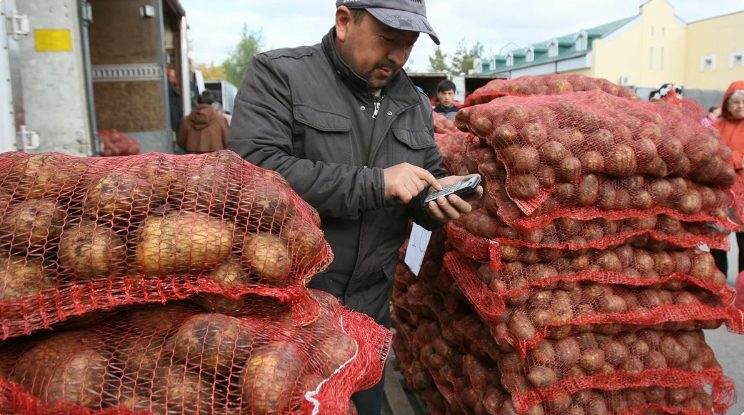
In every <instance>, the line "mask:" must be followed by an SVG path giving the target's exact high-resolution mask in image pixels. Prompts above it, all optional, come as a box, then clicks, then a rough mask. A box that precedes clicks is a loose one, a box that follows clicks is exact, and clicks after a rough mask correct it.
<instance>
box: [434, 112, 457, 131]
mask: <svg viewBox="0 0 744 415" xmlns="http://www.w3.org/2000/svg"><path fill="white" fill-rule="evenodd" d="M431 115H432V117H433V118H434V132H435V133H437V134H446V133H450V132H456V131H459V130H458V129H457V127H456V126H455V123H454V122H452V121H450V119H449V118H447V117H445V116H444V115H442V114H440V113H438V112H436V111H432V112H431Z"/></svg>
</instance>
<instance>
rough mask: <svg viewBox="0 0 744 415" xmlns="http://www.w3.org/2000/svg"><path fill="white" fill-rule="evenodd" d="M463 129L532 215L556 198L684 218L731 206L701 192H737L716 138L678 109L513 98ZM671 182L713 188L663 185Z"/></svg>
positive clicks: (475, 111) (472, 114) (571, 97)
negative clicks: (492, 156)
mask: <svg viewBox="0 0 744 415" xmlns="http://www.w3.org/2000/svg"><path fill="white" fill-rule="evenodd" d="M457 125H458V127H460V128H462V129H466V130H468V131H471V132H473V133H474V134H475V135H477V136H478V137H481V139H482V140H483V141H485V142H486V143H488V144H489V145H490V146H491V147H493V148H494V149H495V150H496V152H497V155H498V157H499V160H501V161H502V162H503V163H504V164H505V166H506V170H507V177H506V185H505V191H506V192H507V193H508V194H509V196H510V197H511V199H513V200H514V201H515V203H517V205H518V206H519V207H520V209H521V210H522V211H523V212H524V213H525V214H527V215H529V214H532V213H533V212H535V211H536V210H538V209H539V208H541V207H542V205H543V204H544V203H545V202H546V199H547V198H548V197H550V196H554V197H555V198H557V199H558V200H561V199H565V200H566V201H570V202H572V203H573V204H574V206H577V207H581V206H592V205H595V204H598V203H599V204H600V205H601V206H602V207H603V209H604V210H624V209H633V208H634V209H640V210H647V209H651V208H653V207H655V206H666V207H670V208H672V209H675V210H678V211H679V212H680V213H682V214H686V215H692V214H696V213H699V212H706V211H709V210H710V209H712V208H718V209H725V208H726V207H728V205H729V204H730V196H729V199H728V202H729V203H722V201H721V200H720V198H717V197H716V195H715V193H716V189H715V188H711V189H709V190H708V191H709V192H710V195H707V196H706V195H705V194H704V193H703V192H706V191H704V190H702V189H703V188H709V187H711V186H715V187H720V188H721V190H718V192H721V193H726V192H724V191H725V190H728V189H729V188H730V187H731V185H733V184H734V181H735V178H736V174H735V173H734V169H733V164H732V163H731V150H730V149H729V148H728V147H727V146H725V145H721V144H720V140H719V138H718V135H717V132H716V131H715V130H714V129H711V128H707V127H704V126H702V125H701V124H700V122H699V120H692V119H688V118H687V117H686V116H685V115H684V113H683V112H681V110H679V108H677V107H676V106H671V105H659V104H649V103H645V102H635V101H629V100H627V99H624V98H618V97H615V96H612V95H608V94H606V93H603V92H583V93H573V94H568V95H563V96H560V97H555V96H534V97H526V98H518V97H507V98H503V99H499V100H496V101H493V102H491V103H489V104H485V105H478V106H475V107H470V108H465V109H463V110H461V111H460V112H458V115H457ZM667 177H682V178H689V179H691V180H692V181H694V182H696V183H701V184H707V185H706V186H691V184H690V182H684V185H683V180H681V179H679V180H667V181H663V180H660V179H665V178H667ZM677 181H679V184H677ZM646 182H649V183H646ZM652 183H657V184H655V185H654V187H653V188H652V187H651V184H652ZM658 183H666V184H664V185H661V184H658ZM569 189H570V190H569ZM608 189H613V190H614V193H613V195H614V197H613V198H612V199H613V200H609V201H607V202H606V203H602V201H601V200H600V196H604V198H605V199H607V197H608V196H607V194H608V192H609V190H608ZM641 190H643V192H642V191H641ZM569 192H570V193H571V194H570V196H569V195H568V193H569ZM619 195H623V196H619ZM626 195H627V196H626ZM566 196H569V197H566ZM625 198H627V204H626V203H625V200H623V199H625ZM708 198H710V199H711V200H709V201H708V200H707V199H708ZM703 199H706V201H703ZM618 201H621V202H623V203H622V204H620V203H619V202H618ZM610 202H612V203H610ZM706 204H709V205H710V206H705V205H706ZM622 205H624V206H622ZM703 206H705V207H703ZM553 208H554V207H551V209H550V210H553Z"/></svg>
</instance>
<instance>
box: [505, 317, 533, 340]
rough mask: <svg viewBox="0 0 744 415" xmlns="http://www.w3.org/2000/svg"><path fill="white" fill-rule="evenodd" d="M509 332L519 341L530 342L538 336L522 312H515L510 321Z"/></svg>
mask: <svg viewBox="0 0 744 415" xmlns="http://www.w3.org/2000/svg"><path fill="white" fill-rule="evenodd" d="M509 332H510V334H511V335H513V336H515V337H516V338H517V339H519V340H530V339H532V338H534V337H535V336H536V335H537V331H536V330H535V327H534V326H533V325H532V323H531V322H530V320H529V318H527V316H526V315H525V314H524V313H523V312H521V311H516V312H514V313H513V314H512V316H511V318H510V319H509Z"/></svg>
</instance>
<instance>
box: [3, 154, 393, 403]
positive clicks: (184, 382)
mask: <svg viewBox="0 0 744 415" xmlns="http://www.w3.org/2000/svg"><path fill="white" fill-rule="evenodd" d="M331 260H332V253H331V251H330V248H329V246H328V244H327V242H326V241H325V239H324V238H323V234H322V232H321V230H320V228H319V218H318V215H317V212H315V211H314V210H313V209H312V208H311V207H310V206H309V205H307V204H306V203H305V202H303V201H302V200H301V199H300V198H299V197H298V196H297V195H296V194H295V193H294V192H292V190H291V189H290V187H289V185H288V184H287V183H286V181H284V180H283V179H282V178H281V177H280V176H279V175H278V174H276V173H273V172H270V171H266V170H262V169H259V168H257V167H255V166H252V165H250V164H248V163H245V162H244V161H243V160H242V159H241V158H240V157H238V156H237V155H236V154H234V153H232V152H228V151H223V152H217V153H211V154H205V155H189V156H171V155H163V154H155V153H149V154H145V155H142V156H132V157H117V158H77V157H70V156H64V155H61V154H40V155H29V154H20V153H5V154H2V155H0V330H1V331H0V336H1V337H2V341H1V342H0V362H1V363H0V413H14V414H45V413H48V414H65V413H70V414H72V413H75V414H77V413H86V414H95V413H106V414H117V413H122V414H128V413H152V414H166V413H167V414H227V413H231V414H232V413H243V414H275V413H312V412H313V411H320V412H321V413H330V414H341V415H343V414H347V413H354V412H355V408H354V407H353V404H351V403H350V401H349V398H350V396H351V394H353V393H354V392H356V391H359V390H363V389H366V388H368V387H370V386H371V385H374V384H375V383H376V382H377V380H379V378H380V376H381V373H382V367H383V364H384V360H385V359H384V358H385V356H386V354H387V349H388V345H389V343H390V339H391V335H390V333H389V332H388V331H387V330H385V329H383V328H381V327H379V326H378V325H376V324H375V323H374V322H373V321H372V320H371V319H370V318H368V317H366V316H363V315H360V314H357V313H353V312H350V311H348V310H347V309H345V308H343V307H342V306H341V305H340V303H339V302H338V301H337V300H336V299H335V298H334V297H333V296H331V295H328V294H325V293H322V292H316V291H313V290H308V289H307V288H306V286H307V283H308V282H309V281H310V279H311V278H312V277H313V276H314V275H315V274H316V273H317V272H319V271H321V270H322V269H324V268H325V267H326V266H327V265H328V264H329V263H330V261H331ZM147 303H159V304H147ZM48 329H52V330H53V331H52V332H51V333H50V332H49V330H48ZM42 330H45V332H41V331H42ZM37 332H39V333H37Z"/></svg>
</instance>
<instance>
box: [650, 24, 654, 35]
mask: <svg viewBox="0 0 744 415" xmlns="http://www.w3.org/2000/svg"><path fill="white" fill-rule="evenodd" d="M653 35H654V25H651V36H653Z"/></svg>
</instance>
